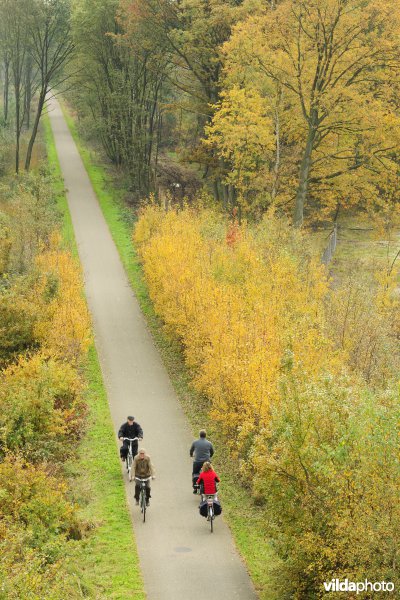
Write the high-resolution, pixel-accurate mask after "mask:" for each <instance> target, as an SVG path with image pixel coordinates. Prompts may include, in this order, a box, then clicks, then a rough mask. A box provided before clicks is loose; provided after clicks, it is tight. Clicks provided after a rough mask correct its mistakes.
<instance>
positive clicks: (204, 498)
mask: <svg viewBox="0 0 400 600" xmlns="http://www.w3.org/2000/svg"><path fill="white" fill-rule="evenodd" d="M217 501H218V495H217V488H216V491H215V494H204V492H203V491H201V502H202V503H203V502H207V521H208V522H209V523H210V530H211V533H213V531H214V519H215V517H216V514H215V510H214V502H217ZM220 513H221V510H220V511H219V512H217V514H218V515H219V514H220ZM204 516H205V515H204Z"/></svg>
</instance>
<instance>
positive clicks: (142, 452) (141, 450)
mask: <svg viewBox="0 0 400 600" xmlns="http://www.w3.org/2000/svg"><path fill="white" fill-rule="evenodd" d="M138 457H139V458H140V459H143V458H146V450H145V449H144V448H139V452H138Z"/></svg>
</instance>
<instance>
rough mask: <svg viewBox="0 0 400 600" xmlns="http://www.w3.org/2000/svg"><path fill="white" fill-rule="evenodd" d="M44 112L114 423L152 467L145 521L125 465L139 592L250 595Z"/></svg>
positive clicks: (174, 407)
mask: <svg viewBox="0 0 400 600" xmlns="http://www.w3.org/2000/svg"><path fill="white" fill-rule="evenodd" d="M49 116H50V121H51V125H52V129H53V133H54V137H55V142H56V148H57V153H58V157H59V161H60V165H61V169H62V172H63V176H64V181H65V187H66V189H67V196H68V204H69V209H70V212H71V217H72V222H73V226H74V231H75V237H76V241H77V244H78V250H79V256H80V260H81V263H82V267H83V271H84V279H85V290H86V296H87V300H88V303H89V308H90V311H91V314H92V320H93V325H94V332H95V342H96V348H97V351H98V354H99V357H100V363H101V369H102V373H103V378H104V382H105V386H106V390H107V395H108V401H109V405H110V410H111V416H112V420H113V423H114V428H115V432H117V431H118V428H119V426H120V425H121V423H123V422H124V421H125V420H126V416H127V415H128V414H133V415H134V416H135V418H136V420H137V421H138V422H139V423H140V425H141V426H142V427H143V431H144V440H143V446H144V447H145V448H146V450H147V452H148V453H149V454H150V456H151V457H152V460H153V463H154V466H155V469H156V480H155V481H153V482H152V499H151V506H150V508H149V512H148V518H147V517H146V523H145V524H144V523H143V522H142V520H141V513H140V511H139V508H138V507H136V506H134V498H133V492H134V484H133V483H129V482H128V481H127V478H126V475H125V473H124V477H125V479H126V489H127V496H128V500H129V508H130V512H131V516H132V521H133V526H134V530H135V536H136V542H137V547H138V552H139V558H140V565H141V569H142V573H143V577H144V582H145V590H146V593H147V597H148V599H149V600H170V599H171V600H172V599H174V600H183V599H185V600H192V599H194V600H200V599H201V600H203V599H204V598H209V599H211V598H212V599H215V600H222V599H226V600H228V599H232V598H240V600H248V599H252V600H254V599H255V598H256V597H257V596H256V593H255V591H254V588H253V585H252V583H251V580H250V578H249V576H248V574H247V572H246V569H245V566H244V564H243V562H242V561H241V558H240V556H239V554H238V552H237V551H236V549H235V546H234V543H233V540H232V536H231V534H230V531H229V529H228V527H227V525H226V524H225V523H224V521H223V520H222V518H221V517H217V519H216V521H215V530H214V533H213V534H211V533H210V529H209V527H208V524H207V522H206V520H205V519H204V518H203V517H201V516H200V515H199V512H198V508H197V507H198V503H199V497H198V496H194V495H193V494H192V492H191V460H190V458H189V447H190V444H191V442H192V439H193V438H192V435H191V432H190V429H189V425H188V423H187V421H186V419H185V416H184V414H183V410H182V408H181V406H180V404H179V402H178V399H177V397H176V395H175V392H174V390H173V387H172V384H171V382H170V380H169V377H168V375H167V372H166V369H165V367H164V365H163V363H162V361H161V358H160V356H159V354H158V351H157V349H156V348H155V345H154V343H153V340H152V338H151V335H150V333H149V331H148V329H147V326H146V323H145V319H144V317H143V315H142V313H141V311H140V309H139V305H138V302H137V300H136V298H135V296H134V294H133V292H132V290H131V288H130V286H129V283H128V279H127V276H126V274H125V271H124V269H123V266H122V263H121V261H120V258H119V255H118V251H117V249H116V247H115V244H114V242H113V240H112V238H111V234H110V232H109V229H108V226H107V224H106V222H105V220H104V217H103V214H102V212H101V209H100V207H99V205H98V202H97V198H96V196H95V193H94V191H93V188H92V186H91V183H90V180H89V177H88V175H87V172H86V170H85V168H84V166H83V163H82V161H81V158H80V156H79V152H78V149H77V147H76V145H75V142H74V140H73V139H72V136H71V134H70V132H69V130H68V127H67V124H66V122H65V119H64V117H63V115H62V112H61V109H60V106H59V104H58V102H57V101H56V100H54V99H53V100H52V101H51V103H50V106H49ZM217 451H219V452H221V451H222V450H221V449H217ZM115 543H116V545H118V540H117V539H116V540H115ZM126 576H127V578H128V577H129V573H127V574H126Z"/></svg>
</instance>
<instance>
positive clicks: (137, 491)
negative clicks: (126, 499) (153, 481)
mask: <svg viewBox="0 0 400 600" xmlns="http://www.w3.org/2000/svg"><path fill="white" fill-rule="evenodd" d="M139 494H140V483H138V482H137V481H136V482H135V500H136V502H139Z"/></svg>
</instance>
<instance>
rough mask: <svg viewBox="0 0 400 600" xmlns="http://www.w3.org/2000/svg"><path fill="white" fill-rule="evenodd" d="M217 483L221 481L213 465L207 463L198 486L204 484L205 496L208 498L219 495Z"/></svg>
mask: <svg viewBox="0 0 400 600" xmlns="http://www.w3.org/2000/svg"><path fill="white" fill-rule="evenodd" d="M217 481H218V482H219V481H221V480H220V478H219V477H218V475H217V474H216V472H215V471H214V469H213V466H212V464H211V463H210V462H209V461H206V462H205V463H204V465H203V468H202V469H201V473H200V475H199V478H198V480H197V481H196V483H197V484H198V485H199V484H200V483H203V486H204V494H205V495H206V496H207V495H211V494H216V493H217V486H216V485H215V483H216V482H217Z"/></svg>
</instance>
